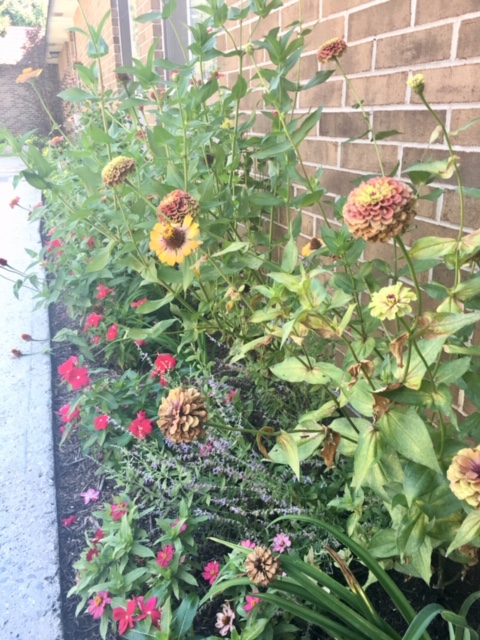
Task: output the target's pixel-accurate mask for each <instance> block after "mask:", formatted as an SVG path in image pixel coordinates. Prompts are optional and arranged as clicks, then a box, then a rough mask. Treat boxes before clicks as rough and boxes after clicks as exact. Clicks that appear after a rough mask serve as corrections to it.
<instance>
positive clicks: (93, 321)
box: [83, 313, 103, 331]
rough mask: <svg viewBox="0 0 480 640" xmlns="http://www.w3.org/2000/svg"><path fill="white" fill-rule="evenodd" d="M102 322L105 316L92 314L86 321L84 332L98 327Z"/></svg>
mask: <svg viewBox="0 0 480 640" xmlns="http://www.w3.org/2000/svg"><path fill="white" fill-rule="evenodd" d="M102 320H103V316H102V314H101V313H91V314H90V315H89V316H88V318H87V319H86V320H85V326H84V327H83V330H84V331H88V329H90V327H98V325H99V324H100V322H101V321H102Z"/></svg>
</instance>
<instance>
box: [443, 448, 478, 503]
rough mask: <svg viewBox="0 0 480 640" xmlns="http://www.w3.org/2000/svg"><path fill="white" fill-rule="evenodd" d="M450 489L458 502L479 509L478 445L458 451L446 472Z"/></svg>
mask: <svg viewBox="0 0 480 640" xmlns="http://www.w3.org/2000/svg"><path fill="white" fill-rule="evenodd" d="M447 478H448V479H449V480H450V489H451V490H452V493H454V494H455V495H456V496H457V498H458V499H459V500H465V501H466V502H468V504H469V505H471V506H472V507H475V508H476V509H479V508H480V445H478V447H476V448H475V449H472V448H468V449H460V451H459V452H458V453H457V455H456V456H454V458H453V460H452V464H451V465H450V466H449V468H448V471H447Z"/></svg>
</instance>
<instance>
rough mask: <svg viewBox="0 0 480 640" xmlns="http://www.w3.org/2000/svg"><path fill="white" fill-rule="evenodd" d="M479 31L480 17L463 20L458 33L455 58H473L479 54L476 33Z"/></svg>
mask: <svg viewBox="0 0 480 640" xmlns="http://www.w3.org/2000/svg"><path fill="white" fill-rule="evenodd" d="M479 33H480V18H475V19H474V20H464V21H463V22H462V23H461V25H460V31H459V33H458V47H457V58H474V57H476V56H478V55H480V50H479V46H478V34H479Z"/></svg>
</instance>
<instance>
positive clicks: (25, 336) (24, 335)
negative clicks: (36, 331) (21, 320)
mask: <svg viewBox="0 0 480 640" xmlns="http://www.w3.org/2000/svg"><path fill="white" fill-rule="evenodd" d="M20 338H21V339H22V340H25V342H31V341H32V340H33V338H32V336H31V335H30V334H29V333H22V334H20Z"/></svg>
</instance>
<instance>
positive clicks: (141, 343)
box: [133, 340, 153, 377]
mask: <svg viewBox="0 0 480 640" xmlns="http://www.w3.org/2000/svg"><path fill="white" fill-rule="evenodd" d="M133 342H134V343H135V344H136V345H137V347H143V345H144V344H148V342H147V341H146V340H134V341H133ZM152 377H153V374H152Z"/></svg>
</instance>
